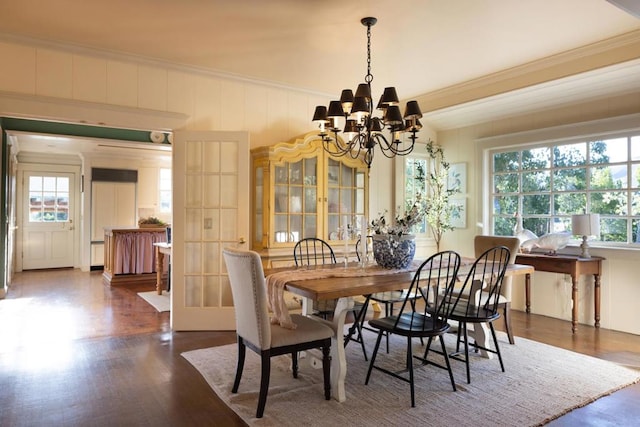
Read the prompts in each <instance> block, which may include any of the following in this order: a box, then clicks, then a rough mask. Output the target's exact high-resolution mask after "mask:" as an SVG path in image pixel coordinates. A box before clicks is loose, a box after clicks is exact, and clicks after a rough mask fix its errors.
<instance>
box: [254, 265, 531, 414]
mask: <svg viewBox="0 0 640 427" xmlns="http://www.w3.org/2000/svg"><path fill="white" fill-rule="evenodd" d="M473 261H474V260H472V259H466V258H465V259H463V262H462V264H461V266H460V269H459V271H458V277H461V278H462V280H464V277H466V275H467V272H468V271H469V269H470V268H471V265H472V264H473ZM420 265H421V261H419V260H414V261H413V262H412V263H411V264H410V266H409V267H407V268H404V269H385V268H382V267H380V266H378V265H377V264H375V263H373V264H366V265H365V264H362V263H355V262H354V263H349V264H346V265H345V264H321V265H315V266H313V265H312V266H300V267H279V268H271V269H265V277H266V283H267V287H268V289H267V292H268V294H269V298H270V305H272V306H274V308H277V309H278V310H277V311H285V313H283V315H284V316H285V317H286V316H288V313H286V309H282V307H280V308H278V307H277V306H278V304H279V303H278V299H280V300H281V301H283V300H284V298H283V297H282V293H283V292H284V291H285V290H286V291H289V292H292V293H293V294H295V295H297V296H299V297H302V300H303V305H302V312H303V314H304V315H311V309H310V307H311V304H310V303H309V302H310V301H326V300H336V304H335V310H334V314H333V318H332V319H331V320H330V321H326V320H320V319H319V321H324V322H328V323H329V324H330V326H331V327H332V329H333V331H334V336H333V338H332V345H331V393H332V396H333V398H334V399H336V400H337V401H339V402H344V401H345V400H346V391H345V379H346V375H347V359H346V352H345V347H344V331H345V322H346V316H347V313H348V312H349V311H351V310H352V309H353V306H354V297H358V296H363V295H365V296H366V295H371V294H374V293H377V292H388V291H397V290H403V289H408V288H409V287H410V285H411V281H412V280H413V277H414V274H415V271H416V270H417V269H418V268H419V267H420ZM533 272H534V268H533V267H532V266H529V265H523V264H509V265H508V266H507V270H506V273H505V276H517V275H526V274H531V273H533ZM488 331H489V329H488V328H487V327H486V325H484V324H483V325H482V326H481V327H480V328H476V330H475V331H474V334H475V335H474V339H476V340H477V341H478V342H479V343H485V344H487V340H488V338H489V337H490V333H488ZM485 346H486V345H485ZM483 356H485V357H489V358H490V357H491V353H487V352H484V353H483ZM307 359H308V361H309V363H310V364H311V365H312V366H314V367H319V366H321V363H320V362H319V361H318V360H315V358H314V356H313V355H310V357H308V358H307Z"/></svg>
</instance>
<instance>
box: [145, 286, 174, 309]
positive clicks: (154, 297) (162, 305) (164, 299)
mask: <svg viewBox="0 0 640 427" xmlns="http://www.w3.org/2000/svg"><path fill="white" fill-rule="evenodd" d="M138 296H139V297H140V298H142V299H143V300H145V301H146V302H148V303H149V304H151V305H152V306H153V308H155V309H156V310H158V311H160V312H162V311H171V294H170V293H169V292H167V291H162V295H158V292H156V291H150V292H138Z"/></svg>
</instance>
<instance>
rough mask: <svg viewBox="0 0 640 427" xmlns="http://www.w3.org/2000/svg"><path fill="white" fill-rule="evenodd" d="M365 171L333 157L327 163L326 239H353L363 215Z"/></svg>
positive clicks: (359, 227) (359, 228)
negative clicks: (346, 232)
mask: <svg viewBox="0 0 640 427" xmlns="http://www.w3.org/2000/svg"><path fill="white" fill-rule="evenodd" d="M364 198H365V172H364V171H362V170H358V168H357V167H351V166H348V165H346V164H344V163H341V162H339V161H337V160H335V159H333V158H328V162H327V232H328V239H329V240H344V230H345V226H346V227H347V230H348V233H350V235H349V236H348V238H349V239H350V240H354V239H357V237H356V233H358V232H359V230H361V228H362V226H363V224H362V222H363V221H364V215H365V199H364Z"/></svg>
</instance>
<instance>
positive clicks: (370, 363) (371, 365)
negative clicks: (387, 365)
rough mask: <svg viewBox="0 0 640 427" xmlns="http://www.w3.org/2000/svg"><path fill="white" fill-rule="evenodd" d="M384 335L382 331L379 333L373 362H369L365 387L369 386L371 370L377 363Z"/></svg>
mask: <svg viewBox="0 0 640 427" xmlns="http://www.w3.org/2000/svg"><path fill="white" fill-rule="evenodd" d="M382 334H384V331H382V330H380V331H379V332H378V338H376V345H375V347H374V348H373V354H372V355H371V361H370V362H369V369H368V370H367V378H366V379H365V380H364V385H368V384H369V378H370V377H371V370H372V369H373V364H374V363H376V356H377V355H378V349H379V348H380V342H381V341H382Z"/></svg>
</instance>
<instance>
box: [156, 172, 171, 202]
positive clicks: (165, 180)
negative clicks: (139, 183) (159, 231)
mask: <svg viewBox="0 0 640 427" xmlns="http://www.w3.org/2000/svg"><path fill="white" fill-rule="evenodd" d="M158 190H159V191H160V194H159V196H160V212H162V213H171V169H167V168H160V180H159V182H158Z"/></svg>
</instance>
